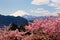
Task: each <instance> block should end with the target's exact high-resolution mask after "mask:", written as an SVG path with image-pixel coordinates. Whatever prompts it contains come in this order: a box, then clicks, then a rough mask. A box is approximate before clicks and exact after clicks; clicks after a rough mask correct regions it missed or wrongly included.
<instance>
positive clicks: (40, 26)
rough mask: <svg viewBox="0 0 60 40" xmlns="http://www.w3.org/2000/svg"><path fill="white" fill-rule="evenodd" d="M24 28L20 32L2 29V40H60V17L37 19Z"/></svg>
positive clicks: (0, 31) (0, 34)
mask: <svg viewBox="0 0 60 40" xmlns="http://www.w3.org/2000/svg"><path fill="white" fill-rule="evenodd" d="M24 28H25V30H26V31H20V32H19V31H18V29H16V30H14V31H11V30H10V31H8V30H6V29H4V30H3V29H0V40H60V16H57V17H56V18H52V17H50V16H48V17H46V19H40V20H38V19H36V20H34V21H33V22H32V23H30V22H29V25H28V26H25V27H24Z"/></svg>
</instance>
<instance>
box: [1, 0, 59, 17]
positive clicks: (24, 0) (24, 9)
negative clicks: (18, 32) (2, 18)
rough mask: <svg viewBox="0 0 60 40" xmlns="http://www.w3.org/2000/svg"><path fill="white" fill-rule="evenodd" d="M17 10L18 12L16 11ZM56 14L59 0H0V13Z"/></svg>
mask: <svg viewBox="0 0 60 40" xmlns="http://www.w3.org/2000/svg"><path fill="white" fill-rule="evenodd" d="M18 11H19V12H18ZM20 12H21V13H23V14H30V15H34V16H35V15H36V16H40V15H56V13H58V12H60V0H0V14H2V15H10V14H11V15H15V14H17V15H18V14H21V13H20Z"/></svg>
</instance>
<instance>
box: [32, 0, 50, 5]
mask: <svg viewBox="0 0 60 40" xmlns="http://www.w3.org/2000/svg"><path fill="white" fill-rule="evenodd" d="M48 3H49V0H33V1H32V4H35V5H42V4H48Z"/></svg>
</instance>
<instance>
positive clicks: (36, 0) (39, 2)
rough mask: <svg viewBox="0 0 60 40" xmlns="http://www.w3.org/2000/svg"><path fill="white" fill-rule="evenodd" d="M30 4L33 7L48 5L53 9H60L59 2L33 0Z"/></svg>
mask: <svg viewBox="0 0 60 40" xmlns="http://www.w3.org/2000/svg"><path fill="white" fill-rule="evenodd" d="M31 4H34V5H44V4H46V5H48V6H53V7H60V0H33V1H32V3H31Z"/></svg>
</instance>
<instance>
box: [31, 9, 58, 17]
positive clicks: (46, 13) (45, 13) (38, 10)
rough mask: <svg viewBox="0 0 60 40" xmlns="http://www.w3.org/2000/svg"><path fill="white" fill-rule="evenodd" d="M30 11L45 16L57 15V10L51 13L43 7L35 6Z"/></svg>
mask: <svg viewBox="0 0 60 40" xmlns="http://www.w3.org/2000/svg"><path fill="white" fill-rule="evenodd" d="M31 12H32V13H34V14H33V15H36V16H47V15H49V16H51V15H52V16H57V11H56V12H52V13H51V12H50V11H48V10H45V9H43V8H37V9H35V10H33V11H31ZM35 13H36V14H35Z"/></svg>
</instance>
